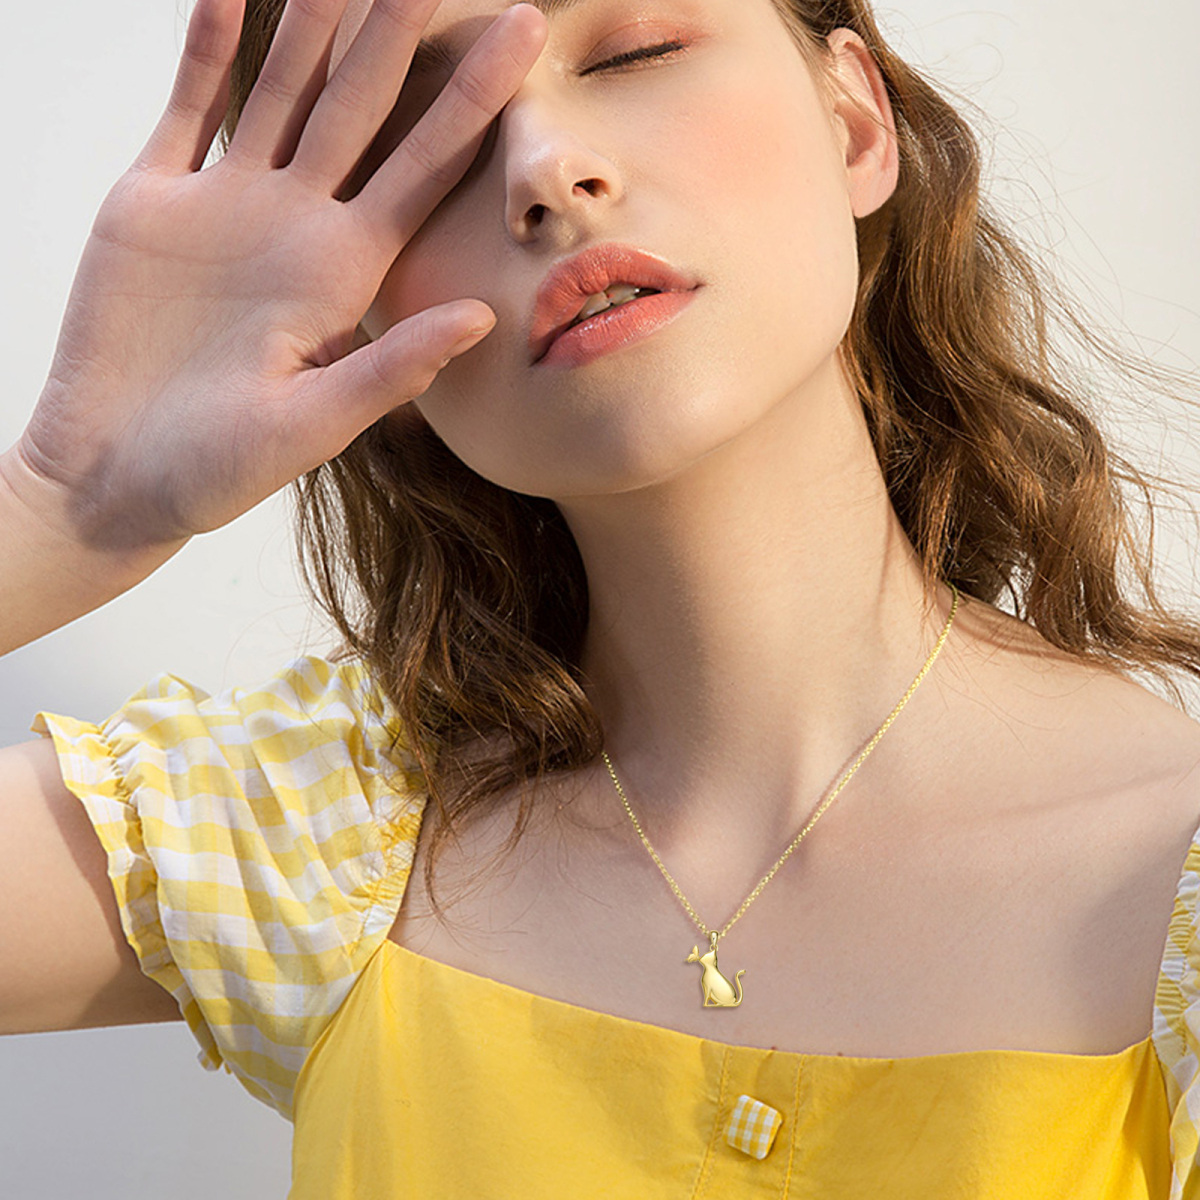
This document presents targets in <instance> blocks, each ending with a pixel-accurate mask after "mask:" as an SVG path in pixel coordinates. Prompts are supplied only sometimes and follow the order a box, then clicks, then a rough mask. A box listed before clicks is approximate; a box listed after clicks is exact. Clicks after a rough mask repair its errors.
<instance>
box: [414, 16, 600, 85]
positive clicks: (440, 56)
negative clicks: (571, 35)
mask: <svg viewBox="0 0 1200 1200" xmlns="http://www.w3.org/2000/svg"><path fill="white" fill-rule="evenodd" d="M527 2H528V3H530V4H532V5H533V7H534V8H536V9H539V10H540V11H541V12H542V13H544V14H545V15H546V16H547V17H554V16H557V15H558V14H559V13H561V12H566V11H567V9H569V8H575V7H576V6H577V5H579V4H582V3H584V2H585V0H527ZM458 64H459V59H457V58H455V57H454V50H453V41H452V39H451V38H450V36H449V35H447V34H441V33H435V34H434V35H433V36H432V37H427V38H422V39H421V40H420V41H419V42H418V43H417V48H416V49H415V50H414V51H413V56H412V63H411V64H410V66H409V68H408V73H409V75H431V74H433V73H434V72H435V71H453V70H454V69H455V68H456V67H457V66H458Z"/></svg>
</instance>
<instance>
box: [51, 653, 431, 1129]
mask: <svg viewBox="0 0 1200 1200" xmlns="http://www.w3.org/2000/svg"><path fill="white" fill-rule="evenodd" d="M384 711H385V710H384V705H383V702H382V700H381V698H380V696H379V695H378V694H377V693H376V691H375V690H374V689H373V688H372V687H371V686H370V684H369V682H368V677H367V676H366V673H365V671H364V670H363V668H362V666H361V665H360V664H358V663H343V664H338V665H335V664H333V663H330V662H328V661H326V660H324V659H321V658H315V657H313V658H303V659H298V660H297V661H295V662H293V663H291V664H289V665H288V666H287V667H286V668H285V669H284V670H283V671H282V672H281V673H280V674H278V675H277V676H275V677H274V678H272V679H270V680H269V681H268V682H267V683H265V684H264V685H263V686H261V687H257V688H253V689H248V690H242V689H233V690H231V691H228V692H226V693H224V694H223V695H221V696H219V697H217V698H215V699H212V698H210V697H208V696H207V695H206V694H205V693H204V692H202V691H200V690H199V689H197V688H195V687H192V686H191V685H190V684H188V683H185V682H184V681H182V680H180V679H177V678H175V677H174V676H170V675H163V676H161V677H159V678H158V679H156V680H154V681H153V682H152V683H150V684H149V685H148V686H147V687H145V688H144V689H142V691H140V692H139V693H138V694H137V695H135V696H133V697H132V698H131V699H130V700H129V701H128V702H127V703H126V704H125V705H124V706H123V707H122V708H121V709H120V711H119V712H117V713H116V714H115V715H114V716H113V717H112V718H110V719H109V720H108V721H106V722H104V723H103V724H101V725H93V724H89V723H86V722H82V721H76V720H72V719H71V718H68V717H61V716H55V715H52V714H49V713H39V714H38V715H37V718H36V720H35V722H34V724H33V727H32V728H33V729H34V731H35V732H38V733H43V734H49V735H50V736H52V737H53V738H54V742H55V745H56V748H57V750H58V755H59V763H60V767H61V769H62V773H63V778H64V780H65V782H66V784H67V786H68V788H70V790H71V791H72V792H73V793H74V794H75V795H76V796H78V797H79V799H80V800H81V801H82V802H83V804H84V807H85V808H86V809H87V812H88V815H89V817H90V818H91V820H92V823H93V825H94V826H95V828H96V832H97V834H98V835H99V838H100V841H101V843H102V844H103V846H104V849H105V850H106V852H107V854H108V874H109V878H110V881H111V883H112V886H113V890H114V892H115V894H116V897H117V902H118V906H119V908H120V913H121V924H122V927H123V929H124V933H125V937H126V939H127V940H128V942H129V944H130V945H131V946H132V947H133V948H134V950H135V951H136V952H137V955H138V958H139V960H140V962H141V966H142V971H143V973H144V974H146V975H147V976H149V977H150V978H151V979H153V980H155V981H156V982H157V983H159V984H161V985H162V986H163V987H164V988H166V990H167V991H169V992H170V993H171V994H172V995H173V996H174V997H175V999H176V1001H177V1003H178V1004H179V1008H180V1011H181V1012H182V1014H183V1017H184V1019H185V1020H186V1021H187V1024H188V1027H189V1028H190V1029H191V1031H192V1034H193V1035H194V1036H195V1038H196V1040H197V1042H198V1043H199V1044H200V1048H201V1049H200V1055H199V1058H200V1062H201V1063H202V1064H203V1065H204V1066H205V1067H207V1068H208V1069H209V1070H216V1069H218V1068H219V1067H220V1066H222V1065H224V1067H225V1069H226V1070H227V1071H230V1072H232V1073H233V1074H234V1075H235V1076H236V1077H237V1078H238V1079H239V1080H240V1081H241V1083H242V1084H243V1085H244V1086H245V1088H246V1089H247V1090H248V1091H249V1092H250V1093H251V1095H253V1096H255V1097H256V1098H258V1099H260V1100H262V1101H264V1102H265V1103H267V1104H269V1105H271V1106H272V1107H273V1108H275V1109H276V1110H277V1111H278V1112H280V1113H281V1114H282V1115H283V1116H284V1117H286V1118H287V1119H288V1120H289V1121H290V1120H292V1119H293V1112H292V1095H293V1090H294V1087H295V1082H296V1078H297V1076H298V1074H299V1071H300V1068H301V1066H302V1065H303V1063H304V1061H305V1058H306V1057H307V1055H308V1052H309V1050H310V1049H311V1047H312V1046H313V1044H314V1043H315V1042H316V1040H317V1038H318V1037H319V1036H320V1033H321V1030H322V1029H323V1028H324V1027H325V1025H326V1023H327V1022H328V1021H329V1019H330V1018H331V1017H332V1016H333V1014H334V1013H335V1012H336V1011H337V1009H338V1007H339V1005H340V1004H341V1003H342V1000H343V999H344V998H345V997H346V995H347V993H348V992H349V990H350V988H351V987H352V986H353V984H354V982H355V980H356V979H357V978H358V976H359V973H360V972H361V970H362V969H363V967H364V966H365V965H366V963H367V961H368V959H369V958H370V956H371V953H372V952H373V951H374V950H375V948H376V947H377V946H378V945H379V944H380V943H381V941H382V940H383V939H384V938H385V937H386V936H387V933H388V931H389V929H390V928H391V926H392V923H393V921H394V920H395V915H396V913H397V911H398V910H399V906H400V901H401V899H402V897H403V892H404V886H405V884H406V883H407V880H408V873H409V868H410V867H411V864H412V856H413V848H414V846H415V844H416V836H417V832H418V830H419V828H420V816H421V808H422V805H423V798H421V799H417V798H416V797H417V795H418V793H417V791H416V789H414V788H411V787H409V786H407V785H408V783H409V782H410V781H411V780H412V778H414V777H412V776H409V775H407V774H406V773H405V772H404V771H402V770H400V769H399V768H398V767H395V766H393V763H402V762H403V761H404V751H403V746H400V747H399V748H398V749H397V750H395V751H392V750H391V742H392V734H393V730H394V723H392V724H390V723H389V722H388V721H387V720H386V719H385V716H384Z"/></svg>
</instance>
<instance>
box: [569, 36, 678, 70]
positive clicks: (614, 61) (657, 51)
mask: <svg viewBox="0 0 1200 1200" xmlns="http://www.w3.org/2000/svg"><path fill="white" fill-rule="evenodd" d="M685 49H687V44H686V43H685V42H683V41H681V40H680V39H679V38H674V39H672V40H671V41H669V42H658V43H656V44H655V45H653V46H640V47H638V48H637V49H636V50H626V51H625V52H624V53H623V54H617V55H614V56H613V57H612V58H606V59H605V60H604V61H603V62H601V63H596V65H595V66H592V67H587V68H586V69H585V70H583V71H580V72H579V74H580V75H590V74H592V73H593V72H594V71H611V70H613V69H615V68H618V67H627V66H630V65H632V64H634V63H638V62H644V61H645V60H646V59H652V58H667V57H668V56H670V55H672V54H675V53H677V52H678V51H680V50H685Z"/></svg>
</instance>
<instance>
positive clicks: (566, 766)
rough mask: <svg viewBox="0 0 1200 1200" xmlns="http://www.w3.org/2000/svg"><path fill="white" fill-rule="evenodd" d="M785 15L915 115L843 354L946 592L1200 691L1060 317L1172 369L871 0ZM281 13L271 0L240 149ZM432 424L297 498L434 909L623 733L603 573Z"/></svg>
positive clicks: (1115, 356)
mask: <svg viewBox="0 0 1200 1200" xmlns="http://www.w3.org/2000/svg"><path fill="white" fill-rule="evenodd" d="M774 3H775V4H776V7H777V8H778V10H779V12H780V15H781V17H782V19H783V21H784V24H785V25H786V26H787V28H788V30H789V31H790V32H791V34H792V36H793V38H794V40H795V42H796V45H797V47H798V48H799V50H800V51H801V52H802V53H803V54H804V55H805V56H806V59H807V60H808V62H809V63H810V65H811V66H812V68H813V69H814V72H815V73H816V76H817V78H818V80H819V81H827V80H828V78H829V77H828V75H827V74H825V73H824V72H823V71H822V67H823V62H824V59H825V57H826V56H827V54H828V47H827V45H826V43H825V38H826V37H827V36H828V35H829V34H830V33H831V32H832V31H833V30H834V29H838V28H848V29H851V30H854V31H855V32H856V33H858V34H859V35H860V36H861V37H862V39H863V41H864V42H865V43H866V45H867V47H868V48H869V49H870V51H871V52H872V54H873V55H874V57H875V60H876V62H877V63H878V64H879V66H880V68H881V70H882V74H883V78H884V80H885V82H886V86H887V91H888V97H889V99H890V101H891V105H892V108H893V111H894V113H895V118H896V132H897V138H898V142H899V151H900V164H901V165H900V178H899V184H898V186H897V189H896V192H895V193H894V195H893V196H892V198H891V199H890V200H889V201H888V203H887V204H885V205H884V206H883V207H882V208H881V209H880V210H879V211H878V212H876V213H874V214H872V215H871V216H869V217H867V218H865V219H863V220H861V221H860V222H859V224H858V248H859V258H860V281H859V289H858V299H857V305H856V308H855V312H854V316H853V319H852V322H851V325H850V328H849V331H848V333H847V335H846V338H845V340H844V343H843V345H842V348H841V351H842V355H843V359H844V363H845V366H846V368H847V372H848V375H849V378H850V379H851V380H852V382H853V383H854V385H855V387H856V388H857V392H858V395H859V397H860V399H861V402H862V405H863V411H864V414H865V417H866V421H867V423H868V426H869V429H870V432H871V436H872V439H873V442H874V446H875V450H876V453H877V455H878V458H879V462H880V464H881V466H882V470H883V474H884V479H885V481H886V484H887V487H888V490H889V493H890V495H891V500H892V504H893V506H894V507H895V510H896V513H897V514H898V516H899V519H900V521H901V523H902V524H903V527H904V529H905V530H906V532H907V534H908V537H909V539H910V540H911V542H912V544H913V545H914V547H915V548H916V550H917V552H918V554H919V556H920V558H921V561H922V563H923V569H924V573H925V577H926V583H927V586H929V587H930V588H932V587H933V586H935V585H936V584H937V582H938V581H941V580H949V581H951V582H953V583H954V584H956V585H957V586H958V587H959V588H960V589H961V590H962V591H963V592H964V593H966V594H968V595H970V596H974V597H976V598H978V599H979V600H982V601H985V602H988V603H1001V602H1003V603H1005V604H1006V605H1007V606H1008V607H1010V608H1011V610H1012V611H1013V612H1014V613H1015V614H1016V615H1017V616H1018V617H1020V618H1021V619H1023V620H1025V621H1026V622H1028V623H1029V624H1030V625H1031V626H1033V627H1034V628H1036V629H1037V631H1038V632H1039V633H1040V634H1041V635H1042V636H1043V637H1044V638H1045V639H1046V640H1047V641H1048V642H1050V643H1051V644H1053V645H1054V646H1056V647H1059V648H1060V649H1062V650H1064V651H1067V652H1069V653H1070V654H1072V655H1075V656H1077V657H1078V658H1079V659H1082V660H1087V661H1089V662H1091V663H1094V664H1099V665H1103V666H1106V667H1109V668H1112V669H1115V670H1120V671H1134V672H1141V673H1145V674H1148V675H1149V676H1151V677H1153V678H1155V679H1157V680H1158V681H1160V682H1161V683H1163V684H1164V685H1165V687H1166V689H1167V690H1168V692H1169V693H1170V694H1171V695H1172V697H1173V698H1174V699H1175V700H1176V702H1179V703H1181V702H1182V701H1181V696H1180V692H1179V690H1178V688H1177V686H1176V685H1175V683H1174V681H1173V676H1175V675H1178V674H1180V673H1185V674H1190V675H1192V676H1197V677H1200V626H1197V625H1196V624H1195V623H1193V622H1192V621H1190V620H1189V619H1187V618H1185V617H1183V616H1181V615H1178V614H1175V613H1172V612H1171V611H1169V610H1168V609H1167V608H1166V607H1165V606H1164V604H1163V603H1162V602H1161V601H1160V599H1159V597H1158V595H1157V593H1156V591H1155V586H1154V579H1153V569H1152V568H1153V559H1152V555H1151V547H1152V544H1153V514H1154V496H1153V492H1152V486H1151V483H1150V481H1149V479H1148V478H1147V477H1146V476H1145V475H1143V474H1142V473H1140V472H1139V471H1138V470H1136V469H1135V468H1134V467H1133V466H1132V465H1131V464H1129V463H1128V462H1126V461H1125V460H1124V459H1123V458H1122V457H1120V456H1119V455H1117V454H1116V453H1115V452H1114V450H1113V449H1112V448H1111V447H1110V446H1108V445H1107V443H1106V441H1105V439H1104V437H1103V436H1102V435H1101V432H1100V429H1099V427H1098V425H1097V423H1096V421H1095V420H1094V419H1093V418H1092V417H1090V416H1089V415H1088V411H1087V407H1088V406H1087V404H1086V403H1085V401H1084V398H1083V392H1084V389H1083V388H1082V387H1080V386H1078V385H1077V384H1075V383H1074V382H1073V381H1072V376H1071V373H1070V372H1069V371H1068V370H1066V369H1065V368H1064V367H1063V366H1062V365H1061V360H1060V359H1059V358H1058V357H1057V355H1056V354H1055V352H1054V346H1053V344H1052V342H1053V339H1052V337H1051V333H1050V329H1051V318H1052V317H1055V316H1056V317H1058V318H1059V320H1060V322H1061V323H1062V325H1063V327H1064V328H1066V329H1067V330H1068V331H1069V332H1071V333H1072V334H1073V335H1077V336H1078V338H1079V339H1080V340H1081V341H1082V343H1083V344H1084V345H1085V346H1086V348H1087V349H1088V350H1089V351H1090V352H1091V353H1092V354H1093V355H1094V356H1098V357H1100V358H1102V359H1104V360H1106V361H1107V362H1108V363H1109V364H1110V365H1113V366H1116V367H1117V368H1118V369H1119V370H1120V371H1121V372H1122V373H1123V374H1124V375H1125V376H1126V377H1127V378H1131V379H1138V380H1141V381H1143V382H1145V383H1147V384H1150V385H1153V384H1155V383H1156V382H1157V383H1161V382H1162V381H1163V380H1164V379H1165V378H1167V377H1168V373H1167V372H1166V371H1165V370H1164V369H1160V368H1157V367H1154V366H1153V365H1152V364H1150V363H1149V362H1148V361H1146V360H1144V359H1140V358H1136V357H1134V356H1132V355H1129V354H1128V353H1126V352H1124V351H1122V350H1121V349H1119V348H1118V347H1117V346H1116V345H1115V344H1113V343H1110V342H1109V341H1107V340H1105V339H1104V338H1102V337H1101V336H1099V335H1097V334H1096V333H1095V332H1093V330H1092V329H1091V328H1090V325H1089V322H1088V321H1087V320H1086V319H1085V318H1084V317H1083V316H1081V315H1080V313H1079V311H1078V309H1077V307H1076V306H1075V304H1074V303H1073V302H1072V301H1071V300H1070V299H1069V298H1067V297H1065V296H1064V294H1063V293H1062V292H1061V291H1060V289H1059V287H1058V285H1057V284H1056V282H1055V280H1054V279H1053V278H1052V277H1051V276H1050V274H1049V273H1048V272H1047V270H1046V269H1045V268H1044V267H1043V266H1041V265H1040V264H1039V263H1038V262H1037V261H1036V260H1035V259H1034V258H1033V257H1032V256H1031V255H1030V254H1029V253H1028V252H1027V251H1025V250H1024V249H1022V247H1021V246H1020V245H1019V244H1018V242H1017V240H1016V239H1015V237H1014V236H1013V235H1012V234H1011V233H1010V232H1009V231H1008V230H1006V228H1005V227H1004V225H1003V223H1002V222H1000V221H999V220H997V219H996V218H995V217H994V216H993V215H992V214H991V213H990V212H989V210H988V208H987V207H986V206H985V204H984V202H983V200H982V198H981V194H980V173H981V167H980V154H979V147H978V143H977V140H976V138H975V136H974V135H973V133H972V131H971V129H970V127H969V126H968V125H967V124H966V122H965V121H964V120H963V119H962V117H961V116H960V115H959V113H958V112H957V111H956V109H955V108H954V107H953V106H952V105H951V104H950V103H949V101H948V100H947V99H946V98H945V96H944V95H943V94H942V93H941V92H940V91H939V90H938V88H937V87H935V86H934V85H933V84H932V83H931V82H930V81H929V80H927V79H926V78H925V77H924V76H923V75H922V74H921V73H919V72H918V71H916V70H914V69H913V68H912V67H910V66H908V65H907V64H906V63H904V62H903V61H902V60H901V59H900V58H898V57H897V56H896V55H895V54H894V53H893V52H892V50H891V49H890V48H889V47H888V45H887V43H886V42H885V41H884V39H883V37H882V36H881V34H880V32H879V29H878V27H877V25H876V23H875V19H874V17H873V15H872V13H871V10H870V7H869V5H868V3H867V0H774ZM282 9H283V0H247V9H246V14H245V20H244V28H243V33H242V39H241V44H240V46H239V49H238V53H237V59H236V62H235V64H234V70H233V75H232V88H231V97H230V103H229V110H228V113H227V117H226V120H225V123H224V125H223V127H222V135H221V137H222V144H223V147H224V148H228V144H229V140H230V138H231V137H232V134H233V130H234V128H235V127H236V124H237V119H238V115H239V114H240V112H241V110H242V106H243V104H244V103H245V101H246V99H247V97H248V95H249V93H250V90H251V88H252V87H253V85H254V81H255V79H256V78H257V76H258V73H259V71H260V70H261V68H262V64H263V61H264V59H265V58H266V54H267V50H268V48H269V45H270V41H271V38H272V36H273V33H274V30H275V27H276V25H277V23H278V20H279V17H280V15H281V13H282ZM411 416H412V419H409V420H406V421H404V422H403V429H400V428H398V427H397V424H396V423H389V422H386V421H383V422H380V423H378V424H377V425H375V426H373V427H372V428H371V429H368V430H367V431H366V432H365V433H363V434H362V436H361V437H359V438H358V439H357V440H356V441H355V442H354V443H353V444H352V445H351V446H350V447H349V448H348V449H347V450H346V451H345V452H344V453H342V454H341V455H339V456H338V457H337V458H335V459H334V460H333V461H331V462H329V463H327V464H325V465H324V466H322V467H320V468H318V469H317V470H315V471H313V472H312V473H310V474H309V475H307V476H306V477H305V478H303V479H301V480H299V481H298V483H297V485H296V489H297V491H296V498H297V501H298V539H299V546H300V551H301V559H302V562H303V564H304V568H305V574H306V578H307V579H308V582H309V584H310V586H311V588H312V590H313V592H314V595H315V596H316V598H317V600H318V602H319V603H320V604H321V606H322V607H323V608H324V609H325V610H326V611H327V612H328V613H329V614H330V616H331V617H332V619H333V621H334V622H335V623H336V626H337V628H338V629H339V630H340V632H341V635H342V638H343V639H344V648H343V650H342V651H341V653H343V654H345V655H354V656H358V657H361V658H362V659H363V660H364V662H365V663H366V665H367V667H368V669H369V670H370V671H371V673H372V675H373V677H374V679H375V680H376V681H377V684H378V686H379V688H380V689H381V692H382V694H383V695H385V696H386V697H387V698H388V699H389V700H390V701H391V703H392V705H394V707H395V711H396V716H397V722H396V729H397V736H398V739H399V738H400V731H402V741H403V745H404V749H405V752H406V753H407V754H409V755H410V757H409V762H410V765H415V766H416V768H417V770H418V771H419V776H418V778H419V779H420V780H421V781H422V785H423V786H424V788H425V789H426V791H427V794H428V796H429V798H430V799H431V800H432V801H433V802H434V803H435V804H436V805H437V809H438V812H439V816H440V817H441V818H443V819H442V820H439V822H438V823H437V828H436V829H435V831H434V837H433V840H432V842H431V845H430V853H429V856H428V858H427V860H426V885H427V887H428V888H429V891H430V894H431V897H432V893H433V868H434V864H435V862H436V860H437V858H438V856H439V852H440V850H441V848H442V846H443V843H444V841H445V839H446V837H447V836H449V835H450V834H451V833H452V832H453V828H454V826H456V824H457V822H458V821H459V819H460V818H462V817H464V816H465V815H466V814H467V813H468V812H469V811H471V810H473V809H476V808H478V807H479V806H482V805H485V804H487V803H488V801H489V800H494V799H495V798H496V797H498V796H500V795H501V794H502V793H504V792H507V791H509V790H511V789H512V788H514V787H516V786H518V785H522V784H526V783H528V782H530V781H534V782H537V781H539V780H541V779H542V778H544V777H546V776H547V775H549V774H552V773H557V772H563V771H571V770H574V769H577V768H579V767H582V766H584V765H586V764H588V763H589V762H591V761H592V760H593V759H595V758H596V757H597V756H598V754H599V752H600V749H601V745H602V740H603V738H602V730H601V725H600V721H599V718H598V716H597V714H596V713H595V711H594V710H593V709H592V707H591V706H590V704H589V702H588V700H587V698H586V696H585V694H584V691H583V688H582V686H581V683H582V680H581V674H580V668H579V662H580V653H581V649H582V645H583V637H584V631H585V628H586V626H587V620H588V588H587V579H586V576H585V573H584V568H583V563H582V561H581V559H580V556H579V553H578V551H577V548H576V546H575V542H574V539H573V537H572V535H571V533H570V531H569V529H568V528H567V525H566V523H565V521H564V520H563V518H562V515H561V514H560V512H559V510H558V508H557V506H556V505H555V504H554V503H553V502H552V501H550V500H546V499H541V498H536V497H530V496H525V495H520V494H517V493H514V492H511V491H508V490H506V489H504V488H501V487H498V486H496V485H495V484H492V483H490V482H488V481H487V480H485V479H483V478H481V477H480V476H479V475H477V474H476V473H474V472H473V471H471V470H470V469H469V468H468V467H466V466H465V465H464V464H463V463H462V462H461V461H460V460H459V459H458V458H456V457H455V455H453V454H452V453H451V452H450V451H449V449H447V447H446V446H445V444H444V443H443V442H442V441H441V440H440V439H439V438H438V436H437V435H436V434H435V433H434V432H433V430H432V429H431V428H430V427H429V426H428V424H426V423H425V422H424V420H423V419H422V418H420V416H419V414H416V413H413V414H412V415H411ZM1130 501H1133V502H1134V506H1131V503H1130ZM1134 507H1136V514H1135V512H1134ZM1135 515H1137V516H1144V517H1148V518H1149V521H1148V523H1146V525H1145V527H1143V528H1139V526H1138V523H1137V521H1136V520H1135ZM521 793H522V796H521V802H520V810H519V813H518V816H517V821H516V823H515V826H514V829H513V832H512V835H511V836H510V838H509V842H508V843H507V846H508V847H511V846H513V845H515V843H516V840H517V839H518V838H519V837H520V835H521V833H522V831H523V830H524V828H525V825H526V823H527V821H528V818H529V816H530V815H531V813H532V809H533V795H532V793H533V789H530V788H528V787H521ZM433 903H434V908H435V909H438V906H437V902H436V900H434V901H433ZM438 911H440V909H438Z"/></svg>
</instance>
